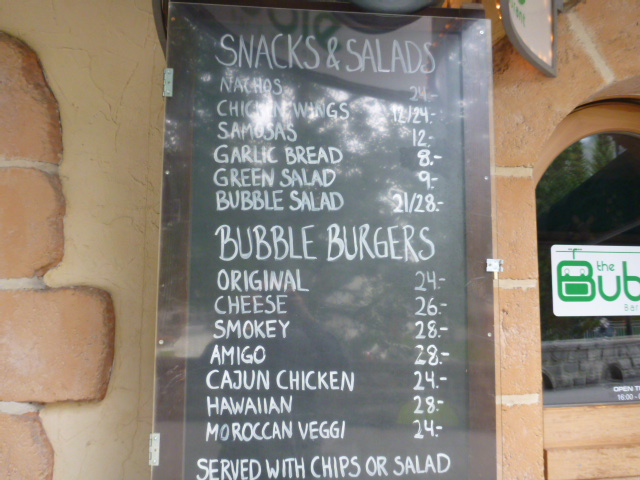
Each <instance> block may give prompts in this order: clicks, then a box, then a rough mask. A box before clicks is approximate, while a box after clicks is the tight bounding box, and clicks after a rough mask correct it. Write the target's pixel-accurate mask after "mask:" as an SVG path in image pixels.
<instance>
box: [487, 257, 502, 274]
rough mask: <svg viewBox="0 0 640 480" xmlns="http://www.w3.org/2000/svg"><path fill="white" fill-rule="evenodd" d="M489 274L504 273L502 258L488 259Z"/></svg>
mask: <svg viewBox="0 0 640 480" xmlns="http://www.w3.org/2000/svg"><path fill="white" fill-rule="evenodd" d="M487 272H495V273H497V272H504V260H502V259H500V258H487Z"/></svg>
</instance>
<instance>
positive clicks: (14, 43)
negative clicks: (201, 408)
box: [0, 33, 115, 480]
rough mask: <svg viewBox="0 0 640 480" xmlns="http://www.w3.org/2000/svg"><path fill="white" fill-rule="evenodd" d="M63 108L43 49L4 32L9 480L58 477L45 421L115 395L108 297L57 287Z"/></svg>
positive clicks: (1, 346) (2, 368) (4, 444)
mask: <svg viewBox="0 0 640 480" xmlns="http://www.w3.org/2000/svg"><path fill="white" fill-rule="evenodd" d="M61 159H62V132H61V126H60V116H59V113H58V105H57V102H56V100H55V98H54V97H53V94H52V93H51V91H50V89H49V87H48V85H47V83H46V79H45V77H44V74H43V71H42V67H41V65H40V63H39V61H38V58H37V56H36V55H35V53H34V52H33V51H32V50H31V49H29V47H27V46H26V45H25V44H23V43H22V42H20V41H19V40H17V39H15V38H13V37H11V36H9V35H6V34H4V33H0V478H2V479H7V480H18V479H26V478H28V479H50V478H52V477H53V462H54V452H53V449H52V447H51V444H50V443H49V440H48V438H47V435H46V432H45V431H44V428H43V426H42V423H41V421H40V417H39V413H38V412H39V410H40V409H41V408H42V407H43V405H45V404H48V403H53V402H74V401H76V402H77V401H97V400H101V399H102V398H104V396H105V395H106V392H107V386H108V383H109V376H110V371H111V365H112V362H113V346H114V329H115V316H114V311H113V304H112V301H111V298H110V296H109V294H108V293H106V292H104V291H101V290H98V289H96V288H91V287H87V286H70V287H66V288H48V287H47V285H46V282H45V281H44V280H43V276H44V275H45V274H46V273H47V271H49V270H50V269H52V268H54V267H55V266H56V265H57V264H58V263H60V261H61V260H62V257H63V252H64V235H63V220H64V212H65V203H64V195H63V193H62V185H61V182H60V179H59V176H58V164H59V162H60V161H61Z"/></svg>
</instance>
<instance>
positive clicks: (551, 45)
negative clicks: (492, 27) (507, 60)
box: [501, 0, 557, 77]
mask: <svg viewBox="0 0 640 480" xmlns="http://www.w3.org/2000/svg"><path fill="white" fill-rule="evenodd" d="M556 2H557V0H502V2H501V4H502V20H503V24H504V27H505V30H506V31H507V35H508V36H509V39H510V40H511V42H512V43H513V45H514V46H515V47H516V48H517V49H518V51H519V52H520V53H521V54H522V55H523V56H524V57H525V58H526V59H527V60H529V61H530V62H531V63H533V64H534V65H535V66H536V67H538V68H539V69H540V70H542V71H543V72H544V73H546V74H547V75H550V76H553V77H555V76H556V74H557V59H556V47H555V38H556V35H555V33H556V15H557V9H556Z"/></svg>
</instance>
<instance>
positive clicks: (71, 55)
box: [0, 0, 164, 480]
mask: <svg viewBox="0 0 640 480" xmlns="http://www.w3.org/2000/svg"><path fill="white" fill-rule="evenodd" d="M0 30H2V31H5V32H7V33H9V34H11V35H13V36H15V37H17V38H19V39H21V40H23V41H24V42H26V43H27V44H28V45H29V46H30V47H31V48H33V49H34V50H35V51H36V52H37V54H38V55H39V57H40V60H41V62H42V64H43V67H44V70H45V74H46V76H47V80H48V82H49V85H50V87H51V89H52V91H53V93H54V95H55V96H56V98H57V100H58V102H59V105H60V114H61V120H62V129H63V148H64V150H63V155H62V162H61V164H60V169H59V173H60V178H61V182H62V188H63V193H64V195H65V199H66V216H65V220H64V231H65V248H64V258H63V261H62V263H61V264H60V265H59V266H58V267H57V268H55V269H54V270H52V271H50V272H48V273H47V274H46V275H45V278H44V279H45V282H46V284H47V285H48V286H51V287H57V286H66V285H91V286H95V287H99V288H102V289H104V290H106V291H108V292H110V293H111V295H112V297H113V301H114V306H115V311H116V317H117V325H116V341H115V344H116V348H115V362H114V366H113V372H112V376H111V383H110V385H109V389H108V392H107V395H106V398H105V399H104V400H103V401H102V402H96V403H80V404H67V403H65V404H51V405H47V406H46V407H45V408H44V409H43V410H42V411H41V417H42V421H43V424H44V427H45V430H46V433H47V435H48V437H49V440H50V442H51V444H52V446H53V449H54V451H55V470H54V478H55V479H68V480H72V479H88V478H91V479H94V480H113V479H136V478H148V471H149V467H148V466H147V458H148V452H147V448H148V438H149V437H148V435H149V433H150V431H151V412H152V386H153V385H152V383H153V345H154V333H155V330H154V327H155V302H156V299H155V292H156V274H157V243H158V241H157V238H158V225H157V222H158V219H159V213H158V210H159V202H160V191H159V188H160V187H159V185H160V171H161V170H160V169H161V161H162V132H161V129H162V114H163V110H162V109H163V99H162V91H161V87H160V83H161V79H162V69H163V68H164V58H163V56H162V50H161V47H160V45H159V43H158V40H157V35H156V31H155V25H154V22H153V16H152V13H151V2H150V1H148V0H114V1H110V2H104V1H97V0H82V1H78V0H61V1H60V0H54V1H44V0H25V1H19V2H17V1H10V0H0Z"/></svg>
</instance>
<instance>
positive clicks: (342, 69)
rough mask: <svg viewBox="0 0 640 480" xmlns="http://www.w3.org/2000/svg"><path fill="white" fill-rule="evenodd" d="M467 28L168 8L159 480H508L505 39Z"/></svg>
mask: <svg viewBox="0 0 640 480" xmlns="http://www.w3.org/2000/svg"><path fill="white" fill-rule="evenodd" d="M444 12H447V11H446V10H445V11H444ZM457 15H458V16H456V17H437V16H396V15H394V16H385V15H373V14H363V13H348V12H337V11H326V10H293V9H282V8H281V9H270V8H257V7H238V6H222V5H205V4H192V3H177V2H174V3H171V4H170V10H169V16H168V29H169V35H168V38H169V43H168V66H169V67H170V68H171V69H173V95H172V96H171V97H169V98H167V103H166V124H165V160H164V190H163V220H162V222H163V223H162V248H161V257H162V258H161V261H162V264H161V275H160V303H159V320H158V346H157V367H156V421H155V427H154V431H155V432H158V433H159V434H160V457H159V465H158V466H156V467H154V474H153V475H154V478H155V479H158V480H165V479H166V480H169V479H171V480H176V479H192V480H196V479H197V480H258V479H260V480H262V479H265V480H267V479H273V480H276V479H343V478H344V479H370V478H371V479H373V478H390V479H395V478H398V479H400V478H402V479H405V478H406V479H414V478H416V479H417V478H420V479H432V478H441V479H455V480H460V479H466V478H470V479H480V478H482V479H485V478H487V479H489V478H495V471H496V442H495V396H494V392H495V385H494V351H493V337H492V332H493V293H492V280H493V277H492V274H491V273H487V272H486V259H487V258H490V257H491V202H490V190H491V189H490V174H489V158H490V125H491V121H490V104H489V98H490V97H489V92H490V86H491V70H490V69H491V60H490V39H491V35H490V31H489V23H488V21H486V20H484V19H478V18H468V17H465V16H463V15H462V14H460V13H459V12H458V13H457Z"/></svg>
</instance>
